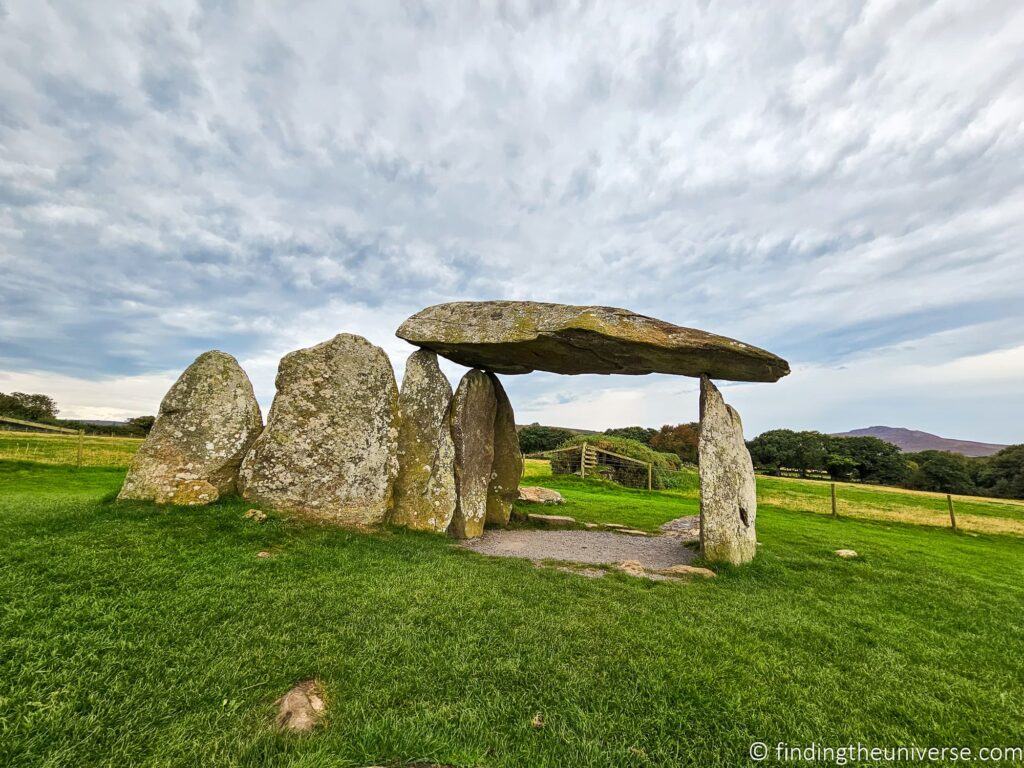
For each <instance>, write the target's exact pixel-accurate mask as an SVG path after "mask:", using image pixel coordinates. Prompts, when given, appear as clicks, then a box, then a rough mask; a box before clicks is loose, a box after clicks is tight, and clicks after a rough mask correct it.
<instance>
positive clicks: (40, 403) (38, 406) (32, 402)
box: [0, 392, 156, 437]
mask: <svg viewBox="0 0 1024 768" xmlns="http://www.w3.org/2000/svg"><path fill="white" fill-rule="evenodd" d="M58 413H60V409H59V408H58V407H57V401H56V400H54V399H53V398H52V397H50V396H49V395H40V394H28V393H26V392H11V393H9V394H8V393H4V392H0V416H6V417H7V418H9V419H21V420H22V421H34V422H36V423H38V424H48V425H50V426H53V427H66V428H68V429H82V430H84V431H85V433H86V434H90V435H93V434H103V435H109V434H115V435H119V436H121V437H144V436H145V435H147V434H149V430H150V429H151V428H152V426H153V422H154V421H155V420H156V417H155V416H136V417H135V418H134V419H128V420H127V421H126V422H124V423H123V424H109V425H108V424H104V425H99V424H86V423H84V422H81V421H72V420H71V419H59V418H57V414H58ZM7 426H10V425H7Z"/></svg>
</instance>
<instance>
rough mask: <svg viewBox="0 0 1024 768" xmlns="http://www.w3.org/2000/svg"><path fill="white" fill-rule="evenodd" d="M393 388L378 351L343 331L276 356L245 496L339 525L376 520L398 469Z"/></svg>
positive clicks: (243, 484)
mask: <svg viewBox="0 0 1024 768" xmlns="http://www.w3.org/2000/svg"><path fill="white" fill-rule="evenodd" d="M398 423H399V421H398V387H397V385H396V384H395V375H394V371H393V370H392V368H391V362H390V361H389V360H388V357H387V355H386V354H385V353H384V351H383V350H382V349H380V348H379V347H376V346H374V345H372V344H370V342H368V341H367V340H366V339H364V338H362V337H361V336H355V335H353V334H347V333H342V334H338V335H337V336H335V337H334V338H333V339H331V340H330V341H326V342H324V343H322V344H318V345H316V346H314V347H310V348H308V349H301V350H298V351H296V352H291V353H289V354H287V355H285V357H284V358H283V359H282V360H281V364H280V366H279V368H278V373H277V393H276V395H275V396H274V402H273V405H272V406H271V408H270V415H269V416H268V419H267V427H266V429H265V430H264V432H263V434H262V435H261V436H260V438H259V440H257V441H256V443H255V444H254V445H253V447H252V450H251V451H250V452H249V454H248V455H247V456H246V457H245V460H244V461H243V463H242V468H241V471H240V472H239V481H240V489H241V493H242V496H243V497H244V498H246V499H249V500H251V501H254V502H257V503H260V504H264V505H266V506H268V507H272V508H276V509H281V510H284V511H288V512H293V513H296V514H300V515H304V516H307V517H311V518H315V519H319V520H325V521H329V522H333V523H337V524H341V525H348V526H354V527H369V526H376V525H379V524H381V523H383V522H384V521H385V520H386V518H387V515H388V512H389V510H390V507H391V499H392V487H393V483H394V479H395V475H396V474H397V471H398V457H397V441H398Z"/></svg>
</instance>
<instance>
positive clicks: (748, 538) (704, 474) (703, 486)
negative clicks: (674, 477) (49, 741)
mask: <svg viewBox="0 0 1024 768" xmlns="http://www.w3.org/2000/svg"><path fill="white" fill-rule="evenodd" d="M698 456H699V464H700V467H699V471H700V548H701V554H702V555H703V556H704V558H705V559H707V560H709V561H710V562H715V563H733V564H735V565H739V564H741V563H746V562H749V561H750V560H753V559H754V554H755V553H756V551H757V536H756V534H755V532H754V522H755V518H756V517H757V487H756V485H755V482H754V464H753V462H752V461H751V459H750V452H749V451H748V450H747V445H746V443H745V442H744V441H743V423H742V422H741V421H740V415H739V414H738V413H736V411H735V410H734V409H733V408H732V407H731V406H729V405H726V402H725V400H724V399H722V393H721V392H719V391H718V389H717V388H716V387H715V385H714V384H712V383H711V380H710V379H708V377H707V376H702V377H701V380H700V438H699V442H698Z"/></svg>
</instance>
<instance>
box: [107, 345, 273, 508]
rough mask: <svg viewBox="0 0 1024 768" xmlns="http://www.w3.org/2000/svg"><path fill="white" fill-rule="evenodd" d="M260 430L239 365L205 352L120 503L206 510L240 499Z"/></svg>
mask: <svg viewBox="0 0 1024 768" xmlns="http://www.w3.org/2000/svg"><path fill="white" fill-rule="evenodd" d="M261 429H263V419H262V416H261V415H260V406H259V404H258V403H257V402H256V397H255V395H253V391H252V384H251V383H250V382H249V377H248V376H246V375H245V371H243V370H242V369H241V367H240V366H239V365H238V361H237V360H235V358H233V357H232V356H231V355H229V354H227V353H225V352H220V351H218V350H212V351H210V352H204V353H203V354H201V355H200V356H199V357H197V358H196V360H195V362H193V363H192V365H190V366H189V367H188V368H186V369H185V371H184V373H182V374H181V376H180V377H179V378H178V380H177V381H176V382H175V383H174V386H172V387H171V388H170V390H169V391H168V392H167V394H166V395H165V396H164V399H163V402H161V403H160V411H159V413H158V415H157V417H156V422H155V423H154V424H153V428H152V429H151V430H150V432H149V435H148V437H146V440H145V442H143V444H142V446H141V447H140V448H139V450H138V452H137V453H136V454H135V458H134V459H133V460H132V465H131V468H130V469H129V470H128V476H127V477H126V478H125V481H124V485H123V486H122V488H121V492H120V494H118V498H119V499H146V500H150V501H155V502H157V503H158V504H166V503H174V504H207V503H209V502H211V501H215V500H216V499H217V498H218V497H219V496H221V495H223V494H226V493H233V492H234V491H235V482H236V479H237V476H238V467H239V465H240V464H241V462H242V457H243V456H244V455H245V454H246V452H247V451H248V450H249V447H250V446H251V445H252V444H253V441H254V440H255V439H256V438H257V436H258V435H259V434H260V430H261Z"/></svg>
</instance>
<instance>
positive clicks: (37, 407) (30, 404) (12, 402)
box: [0, 392, 58, 421]
mask: <svg viewBox="0 0 1024 768" xmlns="http://www.w3.org/2000/svg"><path fill="white" fill-rule="evenodd" d="M57 413H58V410H57V403H56V402H55V401H54V399H53V398H52V397H50V396H49V395H38V394H36V395H29V394H26V393H24V392H11V393H10V394H9V395H5V394H4V393H3V392H0V416H9V417H10V418H12V419H24V420H26V421H51V420H53V419H55V418H57Z"/></svg>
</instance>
